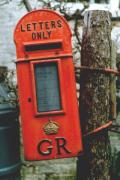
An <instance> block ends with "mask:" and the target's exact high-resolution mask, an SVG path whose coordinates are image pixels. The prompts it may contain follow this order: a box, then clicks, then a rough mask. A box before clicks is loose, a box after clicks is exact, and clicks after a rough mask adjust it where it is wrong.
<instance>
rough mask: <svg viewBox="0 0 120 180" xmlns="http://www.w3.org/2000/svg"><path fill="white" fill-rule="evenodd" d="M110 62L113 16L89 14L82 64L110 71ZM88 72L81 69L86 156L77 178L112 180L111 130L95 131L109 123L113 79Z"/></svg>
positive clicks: (81, 157) (104, 13) (85, 17)
mask: <svg viewBox="0 0 120 180" xmlns="http://www.w3.org/2000/svg"><path fill="white" fill-rule="evenodd" d="M110 59H111V20H110V13H109V12H108V11H102V10H94V11H87V12H86V13H85V16H84V28H83V40H82V49H81V65H82V66H87V67H88V69H89V68H91V69H94V68H103V69H104V68H110ZM88 69H87V70H85V69H83V70H81V74H80V101H79V104H80V117H81V125H82V134H83V145H84V155H83V156H80V157H79V159H78V169H77V179H78V180H102V179H104V180H109V179H110V174H109V160H110V143H109V137H108V131H107V130H106V129H104V130H100V131H99V132H97V133H92V132H93V131H94V130H96V128H99V127H102V128H103V126H104V125H106V124H107V123H108V122H109V109H110V106H109V94H110V77H109V75H106V74H104V73H101V72H97V71H94V70H88ZM100 129H101V128H100ZM89 133H91V134H89ZM87 134H89V135H87Z"/></svg>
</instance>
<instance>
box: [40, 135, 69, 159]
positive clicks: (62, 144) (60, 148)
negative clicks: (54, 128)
mask: <svg viewBox="0 0 120 180" xmlns="http://www.w3.org/2000/svg"><path fill="white" fill-rule="evenodd" d="M55 143H56V150H57V152H56V155H61V154H63V153H67V154H70V153H71V151H70V150H69V149H68V148H67V147H66V146H67V141H66V139H65V138H63V137H57V138H55ZM52 144H53V143H52V140H50V139H44V140H42V141H40V142H39V144H38V147H37V150H38V153H39V154H40V155H42V156H48V155H51V154H52V151H53V148H54V147H53V145H52Z"/></svg>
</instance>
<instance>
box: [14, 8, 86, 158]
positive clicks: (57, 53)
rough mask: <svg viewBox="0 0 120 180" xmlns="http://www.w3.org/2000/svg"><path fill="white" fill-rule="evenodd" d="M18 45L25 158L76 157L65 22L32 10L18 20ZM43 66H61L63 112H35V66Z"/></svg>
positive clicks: (78, 132) (74, 108)
mask: <svg viewBox="0 0 120 180" xmlns="http://www.w3.org/2000/svg"><path fill="white" fill-rule="evenodd" d="M14 41H15V44H16V54H17V61H16V66H17V77H18V90H19V101H20V112H21V124H22V133H23V144H24V155H25V159H26V160H43V159H44V160H46V159H53V158H65V157H72V156H77V155H78V154H79V153H80V152H82V149H83V148H82V140H81V139H82V138H81V130H80V124H79V112H78V102H77V96H76V84H75V74H74V66H73V62H72V47H71V31H70V28H69V26H68V24H67V22H66V21H65V19H64V18H63V17H62V16H60V15H59V14H57V13H56V12H54V11H51V10H37V11H32V12H30V13H28V14H26V15H25V16H24V17H23V18H22V19H21V20H20V21H19V22H18V24H17V26H16V29H15V32H14ZM42 63H44V64H47V63H56V64H57V67H58V76H59V89H60V99H61V106H62V108H61V109H60V110H57V111H56V110H54V111H48V112H38V110H37V97H36V83H35V72H34V71H35V70H34V67H35V66H36V65H41V64H42ZM39 84H40V82H39Z"/></svg>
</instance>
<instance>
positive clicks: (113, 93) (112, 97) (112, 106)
mask: <svg viewBox="0 0 120 180" xmlns="http://www.w3.org/2000/svg"><path fill="white" fill-rule="evenodd" d="M111 55H112V56H111V68H112V69H114V70H116V69H117V68H116V55H117V48H116V45H115V42H114V41H112V49H111ZM116 112H117V111H116V75H111V78H110V118H111V119H113V120H116V116H117V115H116Z"/></svg>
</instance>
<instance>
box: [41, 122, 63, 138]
mask: <svg viewBox="0 0 120 180" xmlns="http://www.w3.org/2000/svg"><path fill="white" fill-rule="evenodd" d="M43 129H44V132H45V134H47V135H50V134H57V133H58V130H59V126H58V124H57V123H55V122H53V121H51V120H49V122H48V123H47V124H45V126H44V127H43Z"/></svg>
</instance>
